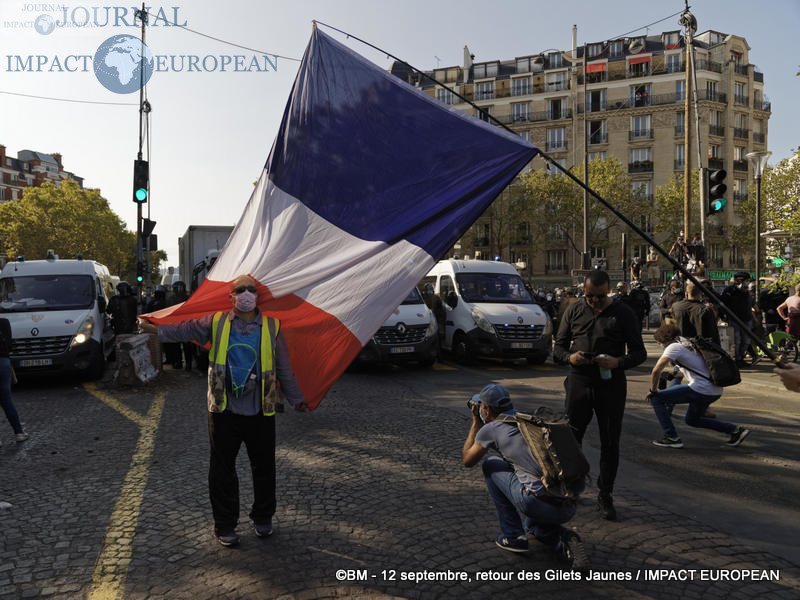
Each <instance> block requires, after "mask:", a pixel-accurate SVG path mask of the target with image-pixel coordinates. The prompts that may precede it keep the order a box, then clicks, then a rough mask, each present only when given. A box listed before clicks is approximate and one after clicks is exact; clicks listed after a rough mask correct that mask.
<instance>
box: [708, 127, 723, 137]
mask: <svg viewBox="0 0 800 600" xmlns="http://www.w3.org/2000/svg"><path fill="white" fill-rule="evenodd" d="M708 133H710V134H711V135H718V136H719V137H725V126H724V125H709V126H708Z"/></svg>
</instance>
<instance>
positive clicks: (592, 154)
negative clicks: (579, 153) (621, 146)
mask: <svg viewBox="0 0 800 600" xmlns="http://www.w3.org/2000/svg"><path fill="white" fill-rule="evenodd" d="M596 158H599V159H600V160H605V159H606V153H605V150H604V151H603V152H589V162H592V161H593V160H594V159H596Z"/></svg>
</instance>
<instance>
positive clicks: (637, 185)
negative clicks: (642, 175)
mask: <svg viewBox="0 0 800 600" xmlns="http://www.w3.org/2000/svg"><path fill="white" fill-rule="evenodd" d="M631 189H632V190H633V192H634V194H639V195H640V197H641V198H642V200H643V201H645V202H652V201H653V181H652V180H651V179H645V180H643V181H634V182H632V183H631Z"/></svg>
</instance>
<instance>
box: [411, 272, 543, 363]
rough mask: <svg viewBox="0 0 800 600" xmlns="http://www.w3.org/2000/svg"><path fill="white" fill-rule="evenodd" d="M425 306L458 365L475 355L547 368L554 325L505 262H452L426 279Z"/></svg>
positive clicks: (443, 346)
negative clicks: (542, 365)
mask: <svg viewBox="0 0 800 600" xmlns="http://www.w3.org/2000/svg"><path fill="white" fill-rule="evenodd" d="M421 286H422V287H423V289H427V290H428V292H427V293H426V294H425V296H426V301H427V302H429V305H430V306H431V307H432V308H433V312H434V314H435V315H436V318H437V321H438V323H439V328H440V330H442V331H443V332H444V336H443V339H442V348H444V349H446V350H450V351H451V352H453V354H454V355H455V357H456V359H457V360H459V361H460V362H468V361H469V360H470V359H471V357H473V356H475V355H482V356H491V357H496V358H504V359H513V358H526V359H527V360H528V362H529V363H531V364H539V363H543V362H544V361H545V360H546V359H547V356H548V354H549V353H550V350H551V348H552V342H553V324H552V321H551V319H549V318H547V314H546V313H545V312H544V311H543V310H542V308H541V307H540V306H539V305H538V304H535V303H534V301H533V298H532V297H531V295H530V294H529V293H528V291H527V290H526V289H525V285H524V284H523V282H522V278H521V277H520V276H519V274H518V273H517V270H516V269H515V268H514V267H513V266H512V265H510V264H508V263H504V262H493V261H486V260H458V259H448V260H441V261H439V262H438V263H437V264H436V265H435V266H434V267H433V268H432V269H431V270H430V271H429V272H428V275H427V276H426V277H425V278H424V279H423V280H422V282H421Z"/></svg>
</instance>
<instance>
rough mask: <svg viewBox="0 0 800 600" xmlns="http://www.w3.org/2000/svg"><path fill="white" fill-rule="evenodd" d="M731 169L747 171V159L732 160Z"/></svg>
mask: <svg viewBox="0 0 800 600" xmlns="http://www.w3.org/2000/svg"><path fill="white" fill-rule="evenodd" d="M733 170H734V171H747V160H746V159H745V160H735V161H733Z"/></svg>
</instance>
